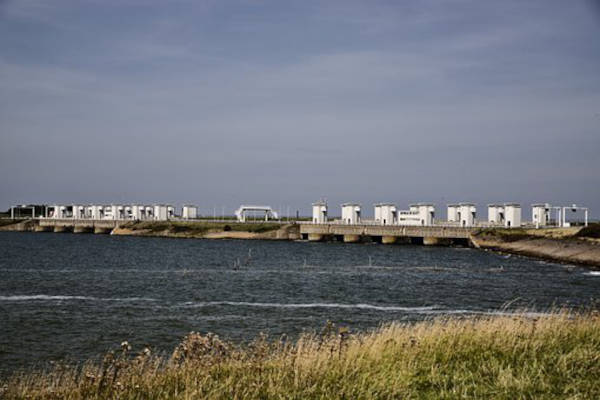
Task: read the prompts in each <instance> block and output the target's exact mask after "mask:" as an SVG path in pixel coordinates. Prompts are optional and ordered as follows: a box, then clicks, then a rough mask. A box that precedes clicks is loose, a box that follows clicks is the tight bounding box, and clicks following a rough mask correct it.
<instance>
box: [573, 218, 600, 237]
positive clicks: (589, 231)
mask: <svg viewBox="0 0 600 400" xmlns="http://www.w3.org/2000/svg"><path fill="white" fill-rule="evenodd" d="M575 236H577V237H586V238H594V239H600V223H599V222H595V223H593V224H589V225H588V226H586V227H584V228H581V230H580V231H579V232H577V233H576V235H575Z"/></svg>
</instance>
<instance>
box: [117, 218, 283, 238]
mask: <svg viewBox="0 0 600 400" xmlns="http://www.w3.org/2000/svg"><path fill="white" fill-rule="evenodd" d="M121 227H122V228H124V229H131V230H148V231H150V232H156V233H158V232H165V231H167V232H172V233H189V234H198V235H202V234H205V233H208V232H214V231H224V232H251V233H265V232H269V231H273V230H277V229H279V228H281V224H278V223H269V222H265V223H251V224H244V223H238V222H189V221H185V222H177V221H165V222H162V221H160V222H154V221H141V222H128V223H126V224H124V225H122V226H121Z"/></svg>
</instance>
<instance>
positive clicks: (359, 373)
mask: <svg viewBox="0 0 600 400" xmlns="http://www.w3.org/2000/svg"><path fill="white" fill-rule="evenodd" d="M599 376H600V317H599V316H598V314H597V313H596V312H595V311H588V312H585V313H579V314H573V313H568V312H563V311H560V312H554V313H551V314H548V315H532V314H518V315H495V316H480V317H474V318H458V317H455V318H436V319H432V320H429V321H424V322H419V323H413V324H401V323H392V324H389V325H385V326H382V327H380V328H379V329H376V330H374V331H372V332H363V333H356V334H352V333H350V332H349V331H348V330H347V329H343V328H337V327H335V326H333V325H332V324H328V326H327V327H325V329H324V330H323V332H320V333H312V334H304V335H302V336H301V337H300V338H299V339H297V340H295V341H289V340H287V339H286V337H285V336H283V337H281V338H280V339H279V340H267V338H266V337H264V336H259V337H258V338H256V339H255V340H254V341H253V342H252V343H250V344H247V345H245V346H234V345H232V344H231V343H227V342H225V341H222V340H221V339H219V338H218V337H217V336H215V335H212V334H207V335H201V334H199V333H190V334H189V335H188V336H186V337H185V338H184V339H183V341H182V342H181V344H180V345H179V346H178V347H177V348H176V349H175V350H174V352H173V353H172V355H170V356H168V357H166V356H162V357H161V356H156V355H152V354H151V353H150V351H149V350H148V349H144V350H142V351H141V352H139V353H137V354H132V353H131V348H130V345H129V344H128V343H127V342H124V343H123V344H122V346H121V349H120V350H118V351H116V352H113V353H109V354H107V356H106V357H105V358H104V360H103V361H102V362H100V363H93V362H88V363H85V364H83V365H80V366H65V365H59V366H56V367H55V368H53V369H52V370H49V371H41V372H27V373H19V374H16V375H14V376H12V377H11V378H9V379H8V380H7V381H6V382H4V386H3V389H2V390H3V392H2V393H0V398H7V399H20V398H28V399H58V398H60V399H63V398H65V399H114V398H118V399H190V398H201V399H204V398H206V399H266V398H286V399H330V398H332V399H388V398H390V399H391V398H394V399H404V398H409V399H413V398H414V399H455V398H494V399H515V398H544V399H552V398H556V399H567V398H571V399H594V398H600V380H599V379H598V377H599Z"/></svg>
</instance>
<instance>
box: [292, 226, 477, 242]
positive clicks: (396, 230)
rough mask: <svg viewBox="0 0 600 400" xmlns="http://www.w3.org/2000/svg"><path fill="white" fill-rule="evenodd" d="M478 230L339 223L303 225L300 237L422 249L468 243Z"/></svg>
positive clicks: (452, 227)
mask: <svg viewBox="0 0 600 400" xmlns="http://www.w3.org/2000/svg"><path fill="white" fill-rule="evenodd" d="M479 229H480V228H477V227H456V226H436V225H433V226H409V225H407V226H400V225H360V224H358V225H345V224H339V223H323V224H315V223H302V222H300V233H301V235H302V237H303V238H304V239H308V240H309V241H326V240H341V241H344V242H346V243H353V242H360V241H369V240H370V241H380V242H381V243H385V244H391V243H396V242H412V243H422V244H425V245H436V244H452V243H462V244H464V243H469V242H470V237H471V234H472V233H474V232H476V231H478V230H479Z"/></svg>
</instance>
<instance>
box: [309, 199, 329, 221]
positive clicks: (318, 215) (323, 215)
mask: <svg viewBox="0 0 600 400" xmlns="http://www.w3.org/2000/svg"><path fill="white" fill-rule="evenodd" d="M312 221H313V222H314V223H315V224H325V223H327V203H326V202H324V201H317V202H316V203H313V204H312Z"/></svg>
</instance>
